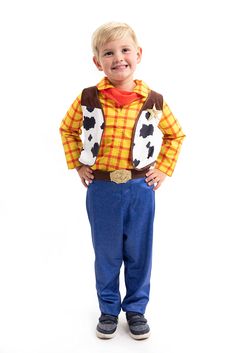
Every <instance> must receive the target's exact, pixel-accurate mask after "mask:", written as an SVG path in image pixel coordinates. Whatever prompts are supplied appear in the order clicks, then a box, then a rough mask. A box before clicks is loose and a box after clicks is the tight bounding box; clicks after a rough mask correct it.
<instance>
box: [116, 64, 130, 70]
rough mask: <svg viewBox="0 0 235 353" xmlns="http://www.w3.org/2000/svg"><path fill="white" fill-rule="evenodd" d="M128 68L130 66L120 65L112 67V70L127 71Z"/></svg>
mask: <svg viewBox="0 0 235 353" xmlns="http://www.w3.org/2000/svg"><path fill="white" fill-rule="evenodd" d="M127 67H128V65H118V66H114V67H112V70H122V69H126V68H127Z"/></svg>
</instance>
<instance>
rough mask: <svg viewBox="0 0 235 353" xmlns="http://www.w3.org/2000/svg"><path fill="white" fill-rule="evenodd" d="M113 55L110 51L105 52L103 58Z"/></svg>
mask: <svg viewBox="0 0 235 353" xmlns="http://www.w3.org/2000/svg"><path fill="white" fill-rule="evenodd" d="M112 54H113V52H112V51H107V52H106V53H104V56H111V55H112Z"/></svg>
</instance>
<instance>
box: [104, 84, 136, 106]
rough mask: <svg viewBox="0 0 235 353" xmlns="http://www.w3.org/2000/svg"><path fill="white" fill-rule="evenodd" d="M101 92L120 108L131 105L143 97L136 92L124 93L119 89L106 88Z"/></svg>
mask: <svg viewBox="0 0 235 353" xmlns="http://www.w3.org/2000/svg"><path fill="white" fill-rule="evenodd" d="M101 92H102V93H103V94H104V95H105V96H106V97H108V98H110V99H112V100H114V101H115V102H116V103H117V104H118V105H119V106H123V105H126V104H130V103H132V102H134V101H135V100H137V99H139V98H140V97H142V96H141V95H140V94H138V93H136V92H128V91H123V90H121V89H118V88H106V89H103V90H101Z"/></svg>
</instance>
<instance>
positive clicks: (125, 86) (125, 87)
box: [111, 80, 136, 92]
mask: <svg viewBox="0 0 235 353" xmlns="http://www.w3.org/2000/svg"><path fill="white" fill-rule="evenodd" d="M111 83H112V85H113V86H114V87H115V88H117V89H120V90H122V91H128V92H132V91H133V89H134V88H135V86H136V83H135V81H133V80H130V81H128V82H111Z"/></svg>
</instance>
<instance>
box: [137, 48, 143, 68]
mask: <svg viewBox="0 0 235 353" xmlns="http://www.w3.org/2000/svg"><path fill="white" fill-rule="evenodd" d="M141 58H142V48H140V47H138V49H137V63H138V64H139V63H140V61H141Z"/></svg>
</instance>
